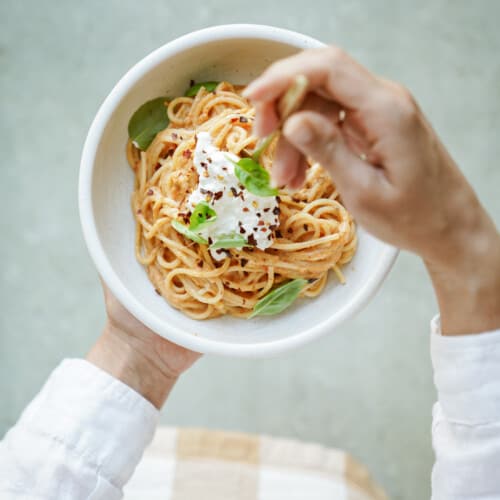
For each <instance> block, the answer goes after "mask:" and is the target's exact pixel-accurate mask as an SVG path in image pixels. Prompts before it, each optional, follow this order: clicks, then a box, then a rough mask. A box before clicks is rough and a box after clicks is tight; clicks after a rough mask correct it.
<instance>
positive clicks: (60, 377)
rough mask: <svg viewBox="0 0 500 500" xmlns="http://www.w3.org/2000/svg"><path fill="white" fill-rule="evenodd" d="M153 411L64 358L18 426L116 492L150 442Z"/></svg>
mask: <svg viewBox="0 0 500 500" xmlns="http://www.w3.org/2000/svg"><path fill="white" fill-rule="evenodd" d="M158 415H159V412H158V410H157V409H156V408H155V407H154V406H153V405H152V404H151V403H150V402H149V401H147V400H146V399H144V398H143V397H142V396H141V395H140V394H138V393H137V392H135V391H134V390H133V389H131V388H130V387H128V386H127V385H125V384H124V383H122V382H120V381H119V380H117V379H115V378H113V377H112V376H111V375H109V374H108V373H106V372H104V371H103V370H101V369H99V368H97V367H96V366H95V365H93V364H91V363H89V362H88V361H85V360H83V359H67V360H64V361H63V362H62V363H61V364H60V365H59V366H58V367H57V368H56V369H55V370H54V371H53V372H52V374H51V375H50V377H49V379H48V380H47V382H46V383H45V385H44V387H43V389H42V390H41V391H40V393H39V394H38V395H37V396H36V397H35V399H34V400H33V402H32V403H31V404H30V405H29V406H28V407H27V408H26V410H25V411H24V413H23V415H22V416H21V419H20V421H19V425H20V426H24V427H27V428H29V429H30V430H32V431H34V432H35V433H38V434H43V435H46V436H47V437H49V438H51V439H53V440H56V441H58V442H59V443H61V444H62V445H63V446H65V447H67V448H68V449H70V450H72V451H73V452H74V453H75V454H77V455H79V456H80V457H82V459H83V460H84V461H85V462H87V464H89V465H90V466H91V467H92V468H94V469H95V470H96V471H98V472H99V474H100V475H102V476H103V477H105V478H106V479H107V480H108V481H109V482H110V483H111V484H113V485H114V486H116V487H117V488H121V487H122V486H123V485H124V484H125V482H126V481H127V480H128V479H129V477H130V476H131V475H132V473H133V471H134V469H135V466H136V465H137V463H138V462H139V460H140V458H141V456H142V453H143V451H144V448H145V447H146V446H147V445H148V444H149V443H150V441H151V440H152V438H153V435H154V431H155V428H156V425H157V422H158Z"/></svg>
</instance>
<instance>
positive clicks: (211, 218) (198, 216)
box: [189, 201, 217, 231]
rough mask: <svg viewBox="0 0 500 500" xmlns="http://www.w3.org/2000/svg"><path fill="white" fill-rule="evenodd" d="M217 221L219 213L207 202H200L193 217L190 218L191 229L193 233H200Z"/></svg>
mask: <svg viewBox="0 0 500 500" xmlns="http://www.w3.org/2000/svg"><path fill="white" fill-rule="evenodd" d="M216 219H217V213H216V212H215V210H214V209H213V208H212V207H211V206H210V205H209V204H208V203H207V202H205V201H200V203H198V204H197V205H196V206H195V207H194V210H193V213H192V214H191V217H190V218H189V229H191V230H192V231H200V230H201V229H203V228H205V227H206V226H207V225H209V224H211V223H212V222H215V221H216Z"/></svg>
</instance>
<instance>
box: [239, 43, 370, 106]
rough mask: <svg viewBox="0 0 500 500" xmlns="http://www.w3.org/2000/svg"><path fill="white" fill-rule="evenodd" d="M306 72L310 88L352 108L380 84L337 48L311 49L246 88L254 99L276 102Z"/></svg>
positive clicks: (249, 97)
mask: <svg viewBox="0 0 500 500" xmlns="http://www.w3.org/2000/svg"><path fill="white" fill-rule="evenodd" d="M299 74H303V75H304V76H306V77H307V79H308V81H309V91H315V90H319V91H322V92H324V91H326V93H327V94H328V95H329V96H330V98H332V99H334V100H335V101H337V102H338V103H340V104H341V105H342V106H345V107H347V108H350V109H357V108H359V107H361V106H362V105H363V104H364V103H365V102H366V100H367V99H369V96H370V95H371V94H372V92H373V90H374V86H376V85H380V84H379V82H378V80H377V79H376V78H375V76H374V75H372V74H371V73H370V72H369V71H368V70H367V69H366V68H364V67H363V66H361V65H360V64H358V63H357V62H356V61H355V60H354V59H352V58H351V57H350V56H349V55H347V54H346V53H345V52H344V51H342V50H341V49H339V48H337V47H333V46H332V47H324V48H320V49H310V50H306V51H303V52H300V53H298V54H296V55H293V56H291V57H288V58H286V59H282V60H280V61H277V62H276V63H274V64H272V65H271V66H270V67H269V68H268V69H267V70H266V71H265V72H264V73H263V74H262V75H261V76H260V77H259V78H257V79H256V80H254V81H253V82H252V83H251V84H250V85H248V86H247V88H246V89H245V90H244V92H243V95H244V96H245V97H247V98H248V99H250V100H252V101H254V102H274V101H275V100H276V99H278V98H279V97H280V95H281V94H283V93H284V92H285V91H286V90H287V88H288V87H289V86H290V84H291V82H292V81H293V79H294V77H295V76H297V75H299Z"/></svg>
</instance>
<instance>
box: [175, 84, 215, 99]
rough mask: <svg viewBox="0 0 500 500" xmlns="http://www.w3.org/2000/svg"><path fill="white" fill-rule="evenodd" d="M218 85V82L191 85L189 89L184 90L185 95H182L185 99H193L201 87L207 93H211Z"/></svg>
mask: <svg viewBox="0 0 500 500" xmlns="http://www.w3.org/2000/svg"><path fill="white" fill-rule="evenodd" d="M219 83H220V82H214V81H210V82H200V83H197V84H195V85H193V86H192V87H189V88H188V89H187V90H186V93H185V94H184V95H185V96H186V97H195V96H196V94H197V93H198V90H200V89H201V87H205V89H206V90H207V91H208V92H213V91H214V90H215V88H216V87H217V85H219Z"/></svg>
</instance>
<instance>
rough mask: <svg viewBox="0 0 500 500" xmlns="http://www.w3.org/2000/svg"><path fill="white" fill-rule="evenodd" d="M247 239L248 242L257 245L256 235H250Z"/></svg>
mask: <svg viewBox="0 0 500 500" xmlns="http://www.w3.org/2000/svg"><path fill="white" fill-rule="evenodd" d="M247 241H248V243H250V245H257V240H256V239H255V236H254V235H253V234H251V235H249V236H248V238H247ZM249 250H251V249H249Z"/></svg>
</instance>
